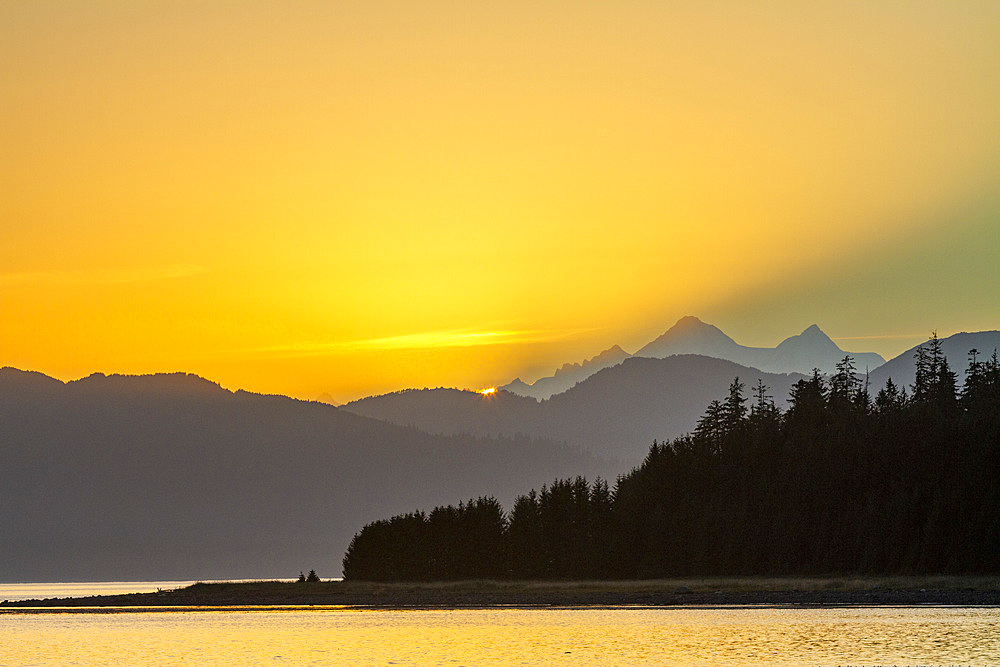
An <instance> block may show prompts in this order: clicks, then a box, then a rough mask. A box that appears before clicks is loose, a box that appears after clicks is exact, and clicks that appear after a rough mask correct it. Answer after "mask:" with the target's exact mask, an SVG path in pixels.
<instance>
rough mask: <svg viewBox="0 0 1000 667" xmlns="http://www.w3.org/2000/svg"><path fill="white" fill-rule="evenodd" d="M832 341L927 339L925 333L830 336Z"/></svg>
mask: <svg viewBox="0 0 1000 667" xmlns="http://www.w3.org/2000/svg"><path fill="white" fill-rule="evenodd" d="M830 338H831V339H832V340H906V339H910V338H927V334H926V333H908V334H876V335H873V336H830Z"/></svg>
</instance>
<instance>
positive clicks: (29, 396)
mask: <svg viewBox="0 0 1000 667" xmlns="http://www.w3.org/2000/svg"><path fill="white" fill-rule="evenodd" d="M523 400H530V399H523ZM0 443H2V447H0V457H2V458H0V494H2V498H0V499H2V502H0V534H2V535H4V536H5V537H4V539H3V540H0V578H2V579H3V580H7V581H66V580H77V581H85V580H130V579H132V580H141V579H149V580H156V579H198V578H232V577H237V578H254V577H267V578H270V577H275V576H291V575H294V574H295V573H297V572H298V571H299V570H301V569H303V568H315V569H316V570H317V571H318V572H321V573H323V572H324V571H325V572H326V576H336V575H337V574H338V573H339V558H340V555H341V554H342V553H343V550H344V549H345V548H346V546H347V543H348V542H349V541H350V538H351V537H352V535H353V532H354V531H355V530H357V528H358V526H360V525H363V524H364V523H365V522H367V521H370V520H372V519H374V518H377V517H379V516H382V515H385V514H393V513H398V512H402V511H409V510H412V509H413V508H414V507H418V506H423V505H427V504H438V503H442V502H452V501H454V499H455V498H469V497H472V496H473V495H474V494H475V495H478V494H480V493H484V492H485V493H491V494H494V495H496V496H497V497H498V498H503V499H505V500H504V502H507V501H509V500H510V499H512V498H513V496H514V495H515V494H516V493H518V492H520V490H521V488H522V487H523V485H524V483H525V482H524V480H525V479H532V480H534V481H533V482H532V483H542V482H544V481H545V480H546V479H548V478H550V477H552V476H553V475H555V476H565V475H571V474H577V473H578V472H580V470H585V471H589V473H588V474H600V475H603V476H612V475H615V474H617V473H618V472H619V468H618V467H617V466H614V465H613V464H611V463H608V462H606V461H600V460H598V459H596V458H595V457H593V456H589V455H585V454H582V453H581V452H579V451H578V450H576V449H573V448H569V447H566V446H563V445H558V444H555V443H552V442H547V441H542V440H538V439H529V438H525V437H505V438H492V439H491V438H482V437H475V436H468V435H465V436H462V435H455V436H436V435H430V434H428V433H425V432H422V431H419V430H416V429H414V428H409V427H405V426H397V425H392V424H387V423H385V422H382V421H378V420H373V419H369V418H367V417H363V416H360V415H356V414H352V413H349V412H346V411H344V410H341V409H338V408H334V407H332V406H329V405H324V404H320V403H315V402H308V401H299V400H295V399H292V398H288V397H284V396H265V395H258V394H254V393H251V392H246V391H229V390H227V389H224V388H222V387H220V386H219V385H218V384H216V383H214V382H210V381H207V380H204V379H203V378H199V377H197V376H193V375H188V374H183V373H177V374H163V375H147V376H120V375H117V376H116V375H102V374H95V375H92V376H89V377H87V378H83V379H81V380H78V381H74V382H68V383H63V382H60V381H58V380H55V379H52V378H48V377H46V376H44V375H42V374H40V373H30V372H24V371H18V370H16V369H10V368H4V369H0Z"/></svg>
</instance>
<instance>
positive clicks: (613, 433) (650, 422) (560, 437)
mask: <svg viewBox="0 0 1000 667" xmlns="http://www.w3.org/2000/svg"><path fill="white" fill-rule="evenodd" d="M671 332H673V333H671ZM692 333H694V335H692ZM667 334H669V335H665V336H666V337H663V336H661V337H660V339H658V340H660V341H661V343H665V342H669V341H678V343H677V345H678V347H677V348H671V349H679V348H680V346H681V344H688V345H692V346H693V345H700V346H701V347H700V348H699V349H702V350H703V351H708V350H713V349H715V350H718V349H720V348H721V349H728V350H733V349H734V348H733V345H735V343H733V344H732V345H730V344H728V343H725V341H726V340H731V339H729V338H728V336H725V334H722V332H721V331H719V330H718V329H716V328H715V327H712V326H711V325H705V324H704V323H701V322H699V321H698V320H695V319H694V318H684V319H683V320H681V321H680V322H679V323H678V325H677V326H675V327H673V328H672V329H671V330H670V331H668V332H667ZM713 341H714V343H717V344H718V345H717V346H715V347H713ZM654 342H655V341H654ZM739 347H741V346H737V348H739ZM971 348H977V349H979V350H980V352H981V353H982V355H983V358H985V356H988V355H989V354H992V352H993V350H994V349H1000V332H996V331H984V332H978V333H971V334H970V333H961V334H955V335H954V336H949V337H948V338H945V339H943V340H942V349H943V351H944V353H945V356H946V357H947V358H948V359H949V362H950V364H951V367H952V369H953V370H955V371H956V372H957V373H958V381H959V384H961V382H962V380H963V379H964V370H965V367H966V358H967V356H968V351H969V349H971ZM657 349H658V350H660V351H663V350H665V349H668V348H666V346H665V345H660V346H659V347H658V348H657ZM744 349H749V350H751V351H752V350H754V349H755V348H744ZM809 350H818V351H819V354H818V355H817V356H814V357H804V356H802V354H803V352H804V351H809ZM915 350H916V347H914V348H911V349H910V350H907V351H906V352H904V353H902V354H901V355H899V356H897V357H895V358H893V359H892V360H891V361H889V362H887V363H885V364H882V365H881V366H879V367H878V368H876V369H875V370H873V371H871V372H870V373H869V390H870V391H871V393H872V395H874V394H875V393H876V392H877V391H878V390H879V389H880V388H881V387H882V386H884V385H885V381H886V380H887V379H888V378H890V377H891V378H892V379H893V381H894V382H895V383H896V385H897V386H899V387H907V388H908V387H909V386H910V385H912V383H913V380H914V360H913V357H914V352H915ZM640 351H641V350H640ZM764 351H765V352H766V353H767V354H763V355H762V356H764V357H768V356H770V358H771V359H775V360H777V361H776V362H775V363H786V362H785V361H783V360H787V359H800V360H802V359H804V360H805V362H806V363H807V366H808V367H810V368H814V367H818V365H819V363H818V362H822V360H823V359H824V358H827V359H829V358H833V357H832V355H834V354H838V355H839V359H838V361H839V360H842V359H843V358H844V356H845V355H847V354H848V353H846V352H844V351H843V350H840V348H838V347H837V346H836V345H835V344H834V343H833V341H831V340H830V339H829V338H828V337H826V336H825V335H824V334H823V333H822V332H821V331H819V329H818V328H816V327H810V328H808V329H806V330H805V331H804V332H803V333H802V334H800V335H799V336H793V337H791V338H789V339H787V340H786V341H784V342H783V343H782V344H781V345H779V346H778V347H777V348H774V349H773V350H770V351H768V350H767V349H766V348H765V350H764ZM820 355H827V356H826V357H822V356H820ZM851 356H852V357H854V356H855V355H851ZM858 356H861V358H862V359H864V358H865V357H864V356H862V355H858ZM875 357H877V355H875ZM855 358H856V357H855ZM868 358H869V359H870V360H873V359H874V358H873V357H868ZM877 358H879V359H880V358H881V357H877ZM855 364H856V366H859V371H860V372H859V375H860V376H861V377H862V378H864V376H865V371H864V367H863V366H860V364H858V362H857V361H855ZM577 368H578V369H580V370H584V369H585V367H584V366H583V365H580V366H579V367H577ZM827 368H828V369H829V366H827ZM737 377H738V378H739V379H740V381H741V382H742V383H743V384H744V395H745V396H747V397H748V398H749V397H750V396H751V394H752V388H753V386H754V385H755V384H756V383H757V381H758V380H761V381H762V382H763V383H764V384H765V385H766V386H767V387H768V390H767V393H768V394H769V395H770V396H771V397H773V399H774V402H775V404H776V405H777V406H778V407H782V408H783V407H785V405H786V401H787V398H788V395H789V392H790V389H791V387H792V385H793V384H794V383H795V382H796V381H797V380H799V379H802V378H804V377H805V374H803V373H767V372H764V371H761V370H760V369H758V368H754V367H750V366H745V365H740V364H738V363H736V362H733V361H729V360H725V359H719V358H716V357H711V356H705V355H704V354H674V355H671V356H667V357H665V358H662V359H656V358H651V357H643V356H639V355H638V354H637V355H635V356H632V357H628V358H626V359H624V360H623V361H621V362H620V363H617V364H615V365H613V366H609V367H606V368H603V369H600V370H598V371H596V372H594V373H593V374H591V375H590V376H588V377H586V378H585V379H583V380H582V381H580V382H578V383H577V384H575V385H573V386H572V387H570V388H569V389H567V390H566V391H563V392H562V393H559V394H555V395H552V396H550V397H549V398H547V399H544V400H540V401H539V400H536V399H534V398H531V397H527V396H518V395H517V394H516V393H513V392H510V391H507V390H505V389H500V390H498V391H497V393H496V394H494V395H491V396H483V395H481V394H477V393H474V392H469V391H459V390H457V389H434V390H407V391H403V392H395V393H392V394H385V395H382V396H372V397H368V398H364V399H361V400H357V401H353V402H350V403H347V404H346V405H344V406H343V409H344V410H348V411H350V412H355V413H357V414H361V415H365V416H368V417H374V418H376V419H381V420H384V421H388V422H392V423H396V424H403V425H409V426H415V427H416V428H419V429H422V430H425V431H428V432H431V433H440V434H458V433H470V434H477V435H499V434H508V435H510V434H527V435H531V436H533V437H540V438H547V439H551V440H556V441H563V442H566V443H569V444H571V445H574V446H577V447H581V448H583V449H585V450H586V451H588V452H590V453H592V454H594V455H597V456H601V457H605V458H611V459H616V460H619V461H621V462H622V463H623V464H624V465H626V466H629V465H632V464H634V463H636V462H637V461H638V460H640V459H641V458H642V457H643V456H644V455H645V453H646V452H647V450H648V449H649V445H650V444H651V443H652V442H653V440H654V439H655V440H660V441H663V440H669V439H672V438H675V437H677V436H680V435H683V434H684V433H688V432H690V431H691V430H692V429H693V428H694V426H695V424H696V423H697V421H698V418H699V417H701V415H702V414H704V412H705V408H706V406H707V405H708V404H709V402H710V401H712V400H716V399H722V398H723V397H724V396H725V395H726V392H727V391H728V387H729V384H730V383H731V382H732V381H733V380H734V378H737Z"/></svg>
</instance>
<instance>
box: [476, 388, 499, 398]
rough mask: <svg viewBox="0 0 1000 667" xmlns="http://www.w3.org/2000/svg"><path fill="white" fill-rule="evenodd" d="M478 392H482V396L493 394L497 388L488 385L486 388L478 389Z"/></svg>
mask: <svg viewBox="0 0 1000 667" xmlns="http://www.w3.org/2000/svg"><path fill="white" fill-rule="evenodd" d="M479 393H480V394H482V395H483V396H493V395H494V394H495V393H497V388H496V387H488V388H486V389H480V390H479Z"/></svg>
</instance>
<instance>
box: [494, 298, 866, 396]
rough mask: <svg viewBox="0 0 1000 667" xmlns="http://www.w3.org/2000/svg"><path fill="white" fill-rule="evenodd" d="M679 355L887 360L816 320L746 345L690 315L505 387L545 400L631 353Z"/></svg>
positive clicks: (778, 366)
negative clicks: (841, 340)
mask: <svg viewBox="0 0 1000 667" xmlns="http://www.w3.org/2000/svg"><path fill="white" fill-rule="evenodd" d="M676 354H699V355H702V356H706V357H714V358H716V359H726V360H728V361H732V362H735V363H737V364H740V365H741V366H747V367H751V368H756V369H758V370H761V371H764V372H766V373H810V372H812V370H813V369H814V368H818V369H819V370H820V371H821V372H823V373H832V372H833V371H834V368H835V367H836V365H837V362H839V361H841V360H842V359H843V358H844V356H845V355H848V354H849V355H850V356H851V357H852V358H853V359H854V363H855V365H856V366H857V367H858V368H859V369H861V370H862V371H864V370H865V369H866V368H867V369H869V370H871V369H875V368H877V367H879V366H881V365H882V364H884V363H885V359H883V358H882V356H881V355H879V354H876V353H874V352H846V351H844V350H842V349H840V347H839V346H837V344H836V343H834V342H833V340H831V339H830V337H829V336H827V335H826V334H825V333H823V331H822V330H820V328H819V327H818V326H816V325H815V324H813V325H811V326H810V327H808V328H807V329H806V330H805V331H803V332H802V333H800V334H798V335H797V336H791V337H789V338H786V339H785V340H783V341H782V342H781V343H779V344H778V346H777V347H773V348H770V347H747V346H745V345H740V344H739V343H737V342H736V341H734V340H733V339H732V338H730V337H729V336H727V335H726V334H725V333H723V332H722V331H721V330H720V329H719V328H718V327H716V326H713V325H711V324H706V323H705V322H702V321H701V320H699V319H698V318H697V317H693V316H687V317H682V318H681V319H680V320H678V321H677V323H676V324H674V326H672V327H671V328H670V329H668V330H667V331H666V332H664V333H663V334H662V335H661V336H659V337H658V338H656V339H655V340H653V341H652V342H650V343H648V344H646V345H644V346H643V347H641V348H640V349H639V350H638V351H637V352H636V353H635V354H634V355H630V354H628V353H627V352H625V351H624V350H623V349H621V348H620V347H618V346H617V345H616V346H614V347H612V348H610V349H608V350H605V351H604V352H602V353H601V354H599V355H597V356H596V357H594V358H593V359H588V360H587V361H584V362H581V363H578V364H564V365H563V366H562V367H561V368H560V369H559V370H557V371H556V372H555V374H554V375H552V376H551V377H544V378H541V379H539V380H536V381H535V382H534V383H532V384H527V383H525V382H523V381H522V380H521V379H520V378H518V379H515V380H514V381H513V382H511V383H509V384H507V385H504V386H503V387H501V388H502V389H505V390H507V391H509V392H511V393H513V394H518V395H520V396H531V397H534V398H537V399H546V398H549V397H550V396H553V395H554V394H559V393H562V392H564V391H566V390H567V389H569V388H570V387H572V386H573V385H574V384H577V383H579V382H582V381H583V380H585V379H587V378H588V377H590V376H591V375H593V374H594V373H596V372H598V371H600V370H603V369H604V368H608V367H610V366H614V365H617V364H619V363H621V362H622V361H624V360H625V359H627V358H629V357H630V356H635V357H649V358H653V359H663V358H665V357H669V356H672V355H676Z"/></svg>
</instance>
